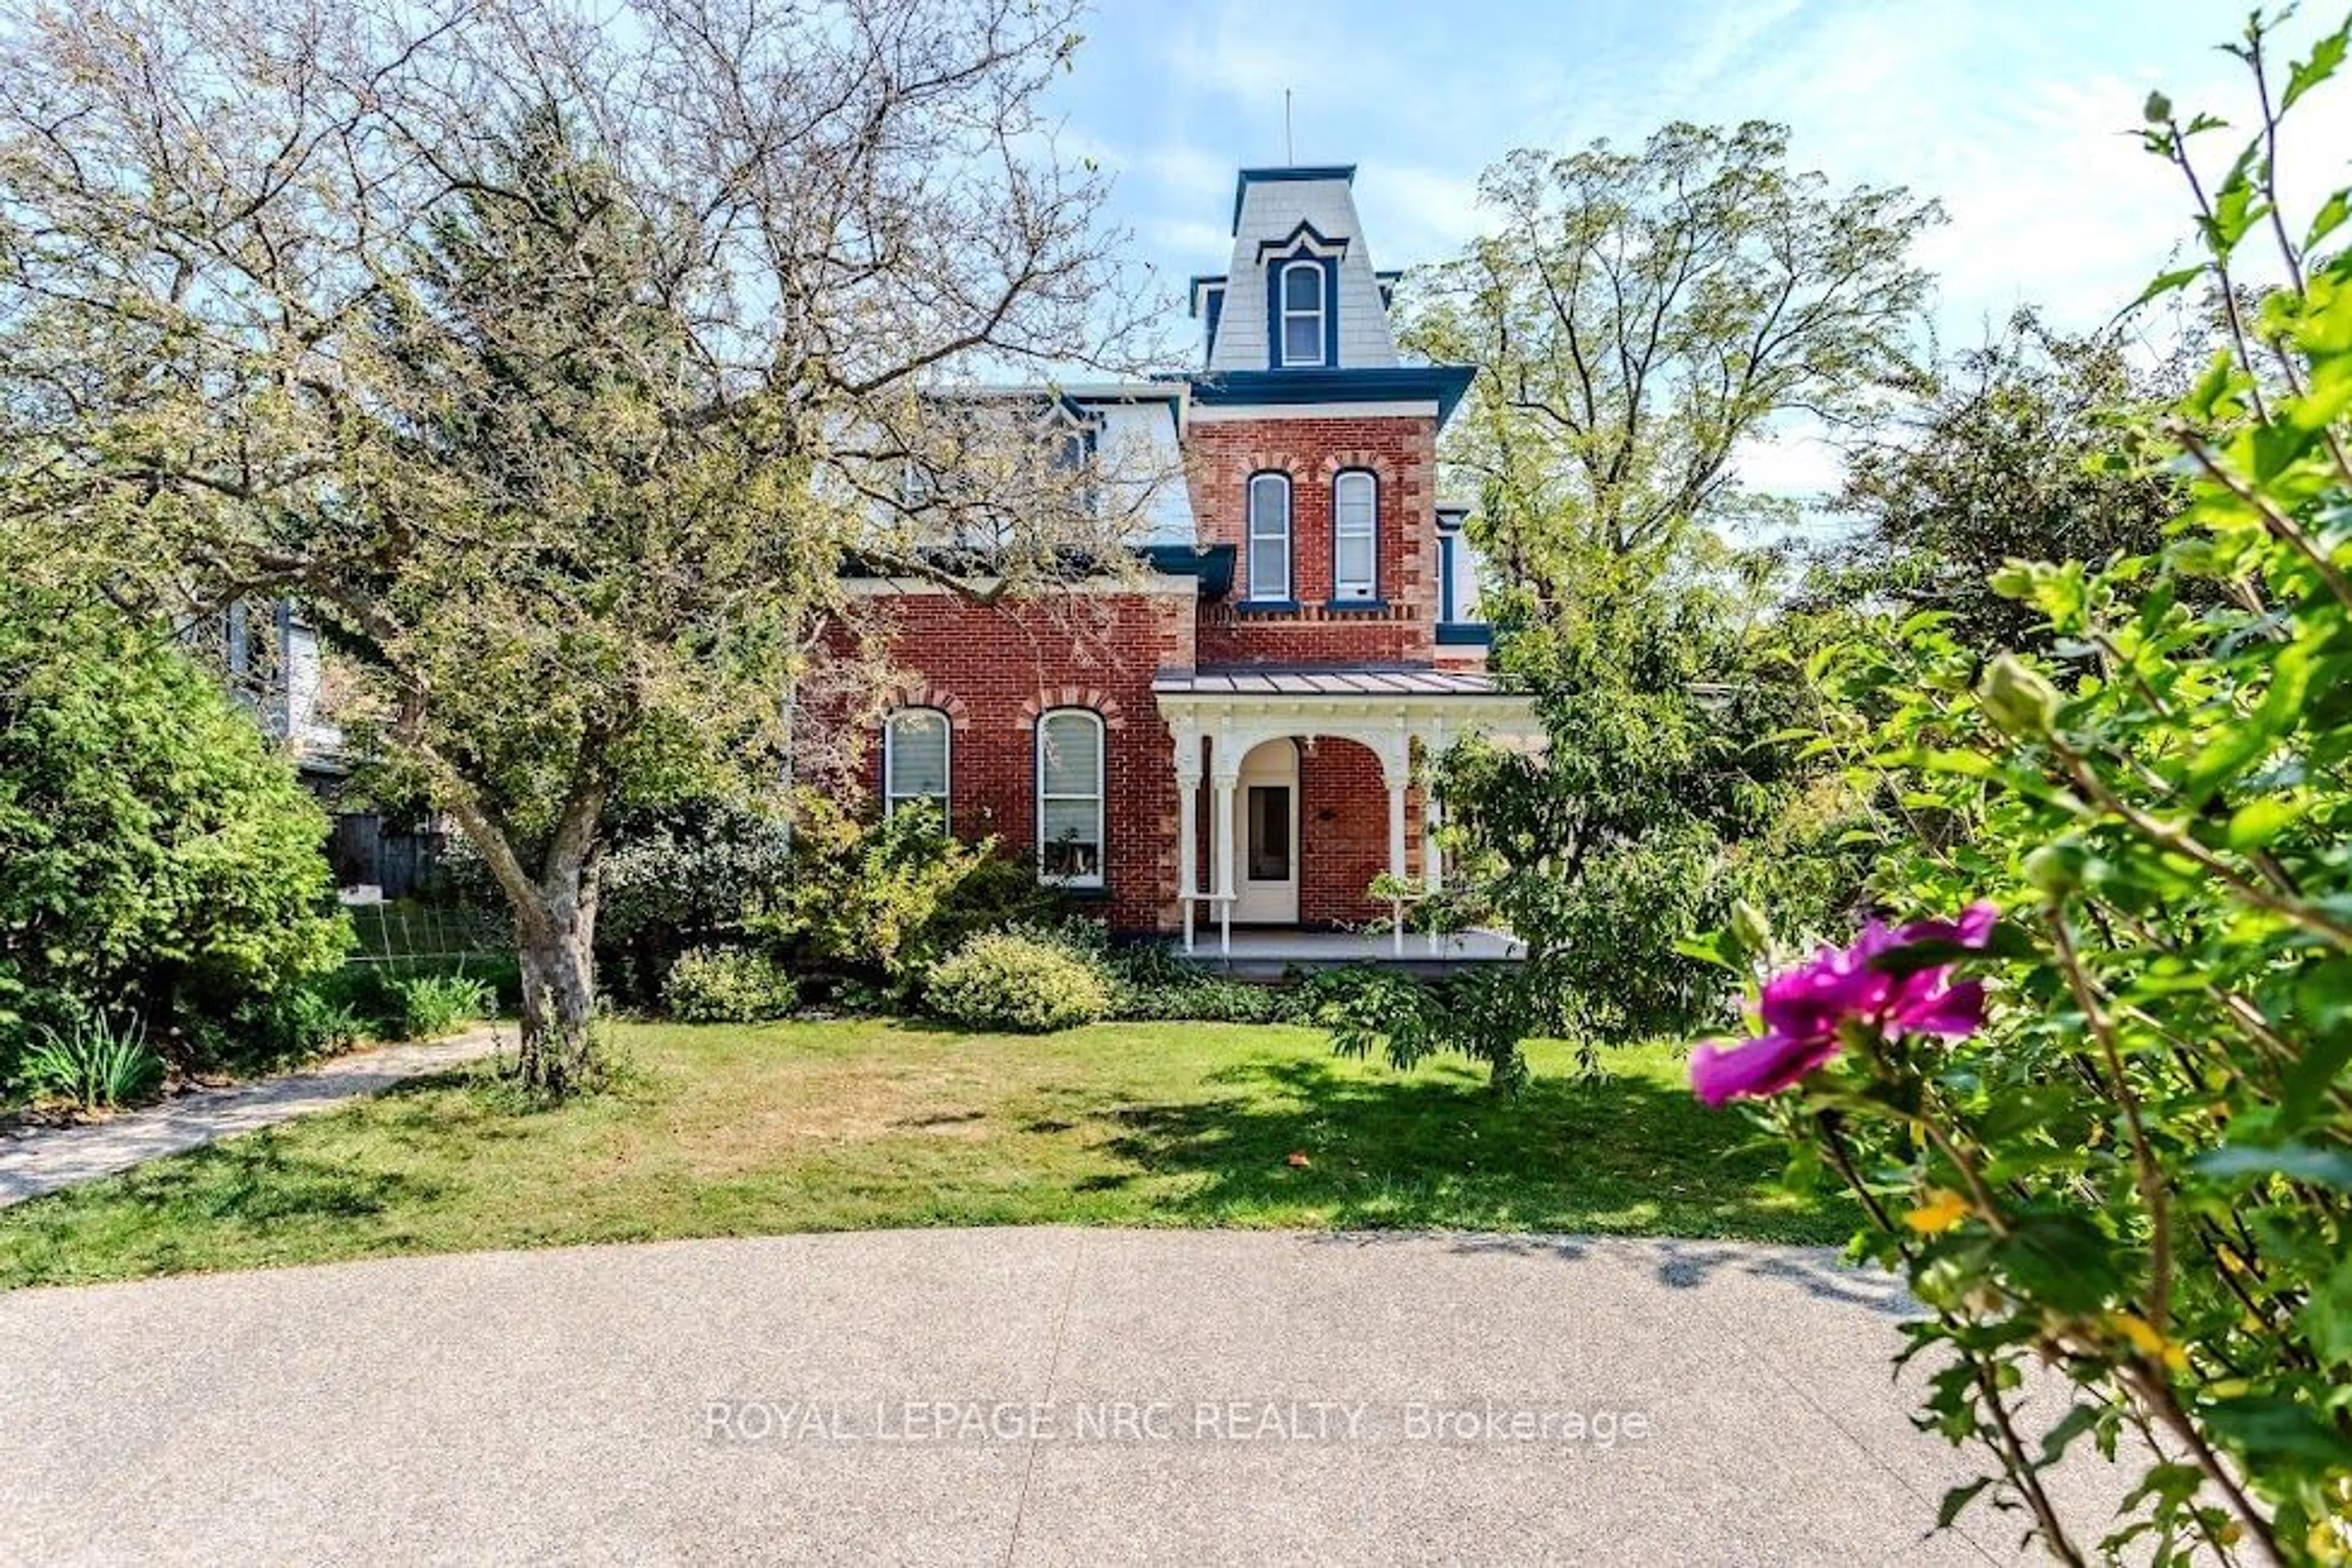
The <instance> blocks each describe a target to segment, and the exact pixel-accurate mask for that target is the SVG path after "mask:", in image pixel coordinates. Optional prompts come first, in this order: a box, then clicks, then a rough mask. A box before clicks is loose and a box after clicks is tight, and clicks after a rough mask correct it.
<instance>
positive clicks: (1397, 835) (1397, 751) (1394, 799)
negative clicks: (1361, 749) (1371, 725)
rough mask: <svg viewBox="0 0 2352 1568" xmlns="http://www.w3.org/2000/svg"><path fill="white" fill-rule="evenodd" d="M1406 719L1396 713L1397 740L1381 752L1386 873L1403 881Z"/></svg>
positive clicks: (1400, 914)
mask: <svg viewBox="0 0 2352 1568" xmlns="http://www.w3.org/2000/svg"><path fill="white" fill-rule="evenodd" d="M1407 723H1408V721H1407V720H1406V718H1405V716H1404V715H1403V714H1402V713H1400V714H1398V715H1397V727H1396V739H1395V741H1394V742H1391V744H1390V745H1389V746H1388V747H1387V748H1386V749H1385V750H1384V751H1383V752H1381V776H1382V779H1383V780H1384V781H1385V782H1386V784H1388V786H1389V875H1390V876H1391V877H1393V878H1394V879H1396V880H1397V881H1398V882H1399V883H1402V882H1403V880H1404V871H1405V868H1404V792H1405V786H1406V785H1408V784H1411V783H1412V731H1410V730H1409V729H1408V728H1407V727H1406V726H1407ZM1394 904H1395V907H1394V909H1393V910H1391V913H1392V914H1393V915H1394V916H1395V917H1396V933H1395V934H1396V956H1397V957H1399V958H1402V957H1403V956H1404V900H1403V899H1402V898H1399V899H1397V900H1394Z"/></svg>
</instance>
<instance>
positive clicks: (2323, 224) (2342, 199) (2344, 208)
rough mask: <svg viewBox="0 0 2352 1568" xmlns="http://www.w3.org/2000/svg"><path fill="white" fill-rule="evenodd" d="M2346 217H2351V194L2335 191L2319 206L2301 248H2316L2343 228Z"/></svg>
mask: <svg viewBox="0 0 2352 1568" xmlns="http://www.w3.org/2000/svg"><path fill="white" fill-rule="evenodd" d="M2347 217H2352V194H2347V193H2346V192H2343V191H2337V192H2336V193H2335V194H2334V195H2330V196H2329V197H2328V198H2327V200H2326V201H2325V202H2323V203H2321V204H2320V207H2319V212H2318V214H2317V215H2316V216H2314V217H2313V218H2312V220H2311V229H2310V232H2308V233H2306V234H2305V236H2304V237H2303V247H2304V248H2305V250H2309V249H2311V248H2312V247H2314V246H2316V245H2317V244H2318V243H2319V242H2320V241H2321V240H2323V239H2326V237H2328V236H2329V235H2331V234H2334V233H2335V232H2336V230H2337V229H2339V228H2341V227H2343V226H2344V220H2345V219H2346V218H2347Z"/></svg>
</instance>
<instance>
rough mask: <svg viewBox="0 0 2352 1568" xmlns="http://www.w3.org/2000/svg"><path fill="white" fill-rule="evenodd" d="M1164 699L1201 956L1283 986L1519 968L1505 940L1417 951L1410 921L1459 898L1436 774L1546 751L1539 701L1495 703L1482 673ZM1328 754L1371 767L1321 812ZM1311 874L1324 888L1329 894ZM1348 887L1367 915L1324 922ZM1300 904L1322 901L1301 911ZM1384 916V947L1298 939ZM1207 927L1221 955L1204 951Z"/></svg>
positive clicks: (1199, 692)
mask: <svg viewBox="0 0 2352 1568" xmlns="http://www.w3.org/2000/svg"><path fill="white" fill-rule="evenodd" d="M1152 691H1153V695H1154V697H1155V698H1156V700H1157V701H1158V704H1159V708H1160V714H1161V716H1162V717H1163V718H1164V719H1165V720H1166V721H1167V724H1168V729H1169V732H1170V734H1171V736H1172V737H1173V741H1174V762H1175V772H1176V785H1177V788H1176V795H1177V799H1178V803H1179V816H1178V820H1177V877H1178V887H1177V889H1176V895H1177V902H1178V907H1179V910H1180V911H1181V932H1182V951H1183V952H1184V953H1185V954H1186V955H1187V956H1193V957H1198V956H1202V948H1203V947H1204V946H1211V947H1212V952H1211V953H1210V956H1213V958H1214V959H1215V960H1216V961H1217V962H1219V963H1236V962H1238V963H1248V964H1251V965H1255V966H1265V965H1272V966H1273V968H1274V973H1279V972H1280V970H1281V968H1283V967H1285V966H1288V965H1292V964H1306V965H1309V966H1311V965H1315V964H1318V963H1320V964H1331V963H1357V962H1363V961H1366V960H1372V959H1384V960H1385V961H1386V962H1388V963H1415V964H1423V963H1434V964H1439V965H1452V964H1454V963H1493V962H1496V961H1507V960H1508V959H1510V958H1511V957H1513V956H1515V953H1514V952H1513V951H1512V948H1513V944H1512V943H1511V942H1509V939H1508V938H1507V937H1502V936H1500V935H1498V934H1496V933H1493V932H1471V933H1465V934H1464V935H1462V936H1459V937H1444V938H1435V939H1433V938H1431V937H1428V936H1410V935H1408V934H1407V933H1406V931H1405V930H1404V921H1403V914H1404V911H1405V909H1406V906H1407V903H1408V900H1410V899H1411V898H1412V897H1415V896H1419V895H1423V894H1433V893H1437V892H1441V891H1443V889H1444V885H1445V865H1444V851H1443V848H1442V845H1441V841H1440V838H1439V837H1438V834H1439V828H1440V826H1441V824H1442V823H1443V821H1444V802H1443V801H1442V800H1441V799H1440V798H1439V797H1438V795H1436V793H1435V792H1434V791H1433V789H1432V788H1431V787H1430V780H1431V772H1430V767H1429V764H1430V763H1432V762H1433V760H1434V759H1435V758H1437V757H1438V756H1440V755H1442V754H1443V753H1444V751H1445V749H1446V748H1447V747H1448V746H1450V745H1452V744H1453V743H1454V742H1455V741H1458V740H1460V739H1462V738H1463V737H1464V736H1465V735H1471V734H1479V735H1485V736H1487V737H1489V738H1491V739H1494V740H1496V741H1497V742H1501V743H1504V744H1509V745H1539V744H1541V743H1542V731H1541V728H1540V726H1539V725H1538V723H1537V722H1536V721H1535V717H1534V714H1533V712H1532V710H1531V708H1530V705H1529V703H1528V700H1527V699H1526V698H1524V697H1521V696H1518V695H1516V694H1514V693H1510V692H1506V691H1502V690H1499V689H1496V686H1495V684H1494V681H1493V680H1492V679H1491V678H1490V677H1488V676H1487V675H1486V673H1485V672H1483V671H1467V670H1441V669H1432V668H1408V667H1370V666H1365V667H1352V668H1311V669H1285V668H1267V667H1246V668H1224V669H1220V668H1200V669H1196V670H1189V671H1181V672H1169V673H1164V674H1162V675H1161V676H1160V678H1159V679H1157V680H1155V681H1154V682H1153V684H1152ZM1318 742H1337V743H1338V746H1339V751H1340V752H1348V753H1350V754H1352V755H1353V756H1355V757H1357V758H1358V759H1360V763H1359V769H1360V772H1359V773H1358V775H1357V779H1358V782H1356V783H1354V784H1341V785H1340V787H1339V795H1338V796H1337V797H1336V799H1323V798H1316V797H1317V796H1318V788H1317V786H1316V785H1314V784H1312V783H1311V782H1310V779H1309V776H1308V773H1307V770H1306V769H1305V767H1304V766H1303V763H1302V758H1303V757H1312V756H1314V755H1315V754H1316V748H1317V744H1318ZM1358 748H1360V750H1358ZM1318 771H1320V770H1319V769H1318ZM1416 775H1418V776H1416ZM1375 779H1376V780H1377V782H1375ZM1204 785H1205V786H1206V787H1205V788H1204V787H1203V786H1204ZM1383 795H1384V796H1385V805H1386V811H1385V818H1384V821H1383V819H1382V817H1381V815H1380V814H1379V808H1380V805H1381V798H1382V796H1383ZM1350 803H1361V804H1360V805H1354V806H1352V808H1351V805H1350ZM1302 804H1303V805H1304V807H1305V809H1302ZM1204 810H1205V811H1206V813H1207V815H1208V824H1207V832H1208V841H1207V846H1206V847H1207V849H1208V854H1207V855H1206V857H1205V866H1204V864H1203V860H1204V858H1203V856H1202V823H1201V821H1200V817H1201V815H1202V812H1203V811H1204ZM1416 816H1417V818H1418V820H1417V821H1415V820H1414V819H1415V817H1416ZM1383 841H1384V842H1383ZM1383 848H1384V849H1385V853H1383ZM1416 860H1417V861H1418V868H1417V875H1416V866H1415V861H1416ZM1302 866H1304V867H1307V868H1309V869H1312V870H1317V871H1318V872H1319V873H1320V877H1319V880H1320V886H1316V885H1313V884H1312V883H1311V882H1310V879H1309V878H1308V877H1307V875H1306V874H1305V873H1303V872H1302ZM1204 873H1205V874H1204ZM1383 876H1385V879H1386V882H1387V884H1388V886H1387V887H1386V888H1385V889H1383V893H1382V897H1381V900H1379V901H1375V902H1371V903H1370V908H1369V909H1366V908H1365V907H1364V906H1365V905H1366V903H1367V899H1368V895H1367V889H1369V888H1370V887H1371V886H1372V885H1373V884H1374V882H1375V880H1376V879H1381V878H1382V877H1383ZM1341 878H1344V879H1346V881H1347V882H1348V883H1349V884H1351V885H1349V886H1347V887H1346V889H1345V897H1346V898H1347V900H1349V902H1350V903H1351V904H1352V905H1353V906H1354V907H1353V908H1351V909H1350V910H1348V911H1346V912H1344V913H1334V912H1332V911H1331V910H1328V909H1324V908H1316V907H1313V906H1314V905H1315V904H1316V903H1317V902H1318V899H1319V900H1328V898H1329V897H1330V896H1331V894H1332V893H1333V891H1334V888H1333V883H1334V882H1335V881H1337V880H1339V879H1341ZM1204 884H1205V885H1204ZM1302 893H1305V894H1308V895H1315V897H1310V898H1309V899H1308V900H1307V901H1306V902H1302ZM1381 903H1385V905H1386V910H1385V913H1386V915H1387V917H1388V921H1389V924H1390V928H1391V929H1389V930H1388V931H1385V932H1381V933H1378V934H1374V935H1370V936H1367V935H1362V934H1354V933H1349V932H1346V931H1322V930H1301V929H1297V928H1299V927H1300V926H1302V925H1304V926H1307V927H1310V928H1311V927H1318V926H1320V925H1322V924H1324V923H1325V922H1327V921H1328V922H1330V923H1333V924H1341V925H1355V924H1364V923H1369V921H1372V920H1377V919H1379V918H1380V916H1381V912H1382V911H1381ZM1203 921H1206V922H1207V924H1208V925H1209V927H1210V928H1211V931H1212V932H1213V945H1212V944H1211V943H1209V942H1203V940H1202V938H1203V933H1202V931H1201V929H1200V928H1201V925H1202V922H1203ZM1237 926H1238V927H1240V928H1242V929H1240V930H1238V931H1237V930H1236V929H1235V928H1236V927H1237ZM1253 927H1272V928H1275V929H1271V930H1264V929H1259V930H1253V929H1251V928H1253ZM1433 944H1434V945H1433ZM1382 947H1385V949H1386V952H1384V953H1383V952H1380V951H1379V949H1381V948H1382ZM1449 949H1450V950H1449Z"/></svg>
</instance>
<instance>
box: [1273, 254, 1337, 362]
mask: <svg viewBox="0 0 2352 1568" xmlns="http://www.w3.org/2000/svg"><path fill="white" fill-rule="evenodd" d="M1328 277H1329V274H1328V272H1327V271H1326V270H1325V268H1324V266H1323V263H1322V262H1320V261H1286V262H1284V263H1283V265H1282V280H1281V281H1282V310H1281V312H1280V314H1281V316H1282V363H1284V364H1286V365H1319V364H1321V363H1323V334H1324V324H1323V323H1324V315H1325V312H1326V311H1327V310H1329V308H1330V301H1328V300H1326V299H1324V297H1323V291H1324V286H1325V284H1326V281H1327V280H1328Z"/></svg>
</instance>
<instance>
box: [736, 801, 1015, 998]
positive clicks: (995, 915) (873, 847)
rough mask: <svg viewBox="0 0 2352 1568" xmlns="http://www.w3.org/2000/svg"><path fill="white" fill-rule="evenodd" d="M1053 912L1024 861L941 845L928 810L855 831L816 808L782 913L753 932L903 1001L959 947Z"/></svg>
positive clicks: (832, 812)
mask: <svg viewBox="0 0 2352 1568" xmlns="http://www.w3.org/2000/svg"><path fill="white" fill-rule="evenodd" d="M1060 908H1061V901H1060V900H1059V898H1058V897H1057V896H1056V895H1055V894H1054V893H1053V892H1052V891H1050V890H1048V889H1043V888H1041V887H1039V886H1038V883H1037V879H1036V876H1035V874H1034V872H1033V870H1032V869H1031V868H1030V867H1029V865H1028V863H1027V862H1026V861H1025V860H1018V859H1014V858H1012V857H1010V856H1007V855H1005V854H1003V853H1001V852H1000V851H999V849H998V847H997V845H996V841H995V840H994V839H992V838H991V839H983V840H982V841H981V842H979V843H976V844H967V843H964V842H962V841H961V840H959V839H956V838H953V837H949V836H948V834H947V833H946V832H945V831H944V830H943V829H942V827H941V826H940V819H939V815H938V813H937V812H935V811H932V810H931V809H929V807H928V806H915V807H909V808H908V809H905V810H901V811H898V812H896V813H894V814H892V815H891V816H888V817H887V818H885V819H884V820H882V821H879V822H874V823H866V824H861V823H859V822H857V821H856V820H855V819H854V818H852V817H850V816H847V815H846V814H845V813H844V812H842V811H841V810H840V809H839V808H838V807H836V806H834V805H830V804H828V803H825V802H822V801H820V802H814V803H812V804H811V805H809V807H808V809H807V811H806V812H805V814H804V816H803V821H802V823H801V826H800V832H799V838H798V854H797V857H796V861H795V865H794V868H793V887H792V890H791V892H790V894H789V896H788V897H787V898H786V899H785V900H784V902H783V907H782V909H781V910H778V911H777V912H776V913H774V914H772V915H770V916H767V917H764V918H762V919H759V920H755V921H752V922H751V926H752V929H753V930H754V931H759V932H761V934H763V935H765V936H768V937H770V938H772V939H773V940H776V941H778V942H782V943H784V944H785V945H787V946H788V947H790V948H792V949H793V950H795V951H797V952H800V953H803V954H804V955H805V956H806V957H807V958H808V959H809V960H811V961H812V962H813V963H820V964H839V965H843V966H845V967H846V968H848V969H850V970H851V971H853V972H854V973H856V974H857V975H858V976H859V977H860V978H863V979H866V980H869V981H879V982H881V983H883V984H885V985H886V986H887V988H888V989H889V990H891V991H892V992H894V993H896V994H899V995H901V996H903V995H906V994H910V993H912V992H913V991H914V989H915V988H916V987H917V986H918V985H919V984H920V983H921V980H922V977H923V975H924V974H925V973H926V972H928V971H929V969H930V967H931V966H932V965H933V964H934V963H937V962H938V961H939V960H940V957H941V956H942V955H943V954H946V953H948V952H953V951H954V950H955V949H956V948H957V946H958V945H960V944H961V942H964V941H965V940H966V939H967V938H969V937H971V936H973V935H976V934H978V933H980V932H982V931H1003V930H1004V929H1006V928H1007V927H1009V926H1012V925H1014V924H1017V923H1020V922H1023V921H1041V920H1049V919H1051V918H1052V917H1053V916H1054V914H1055V912H1056V911H1057V910H1059V909H1060Z"/></svg>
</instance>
